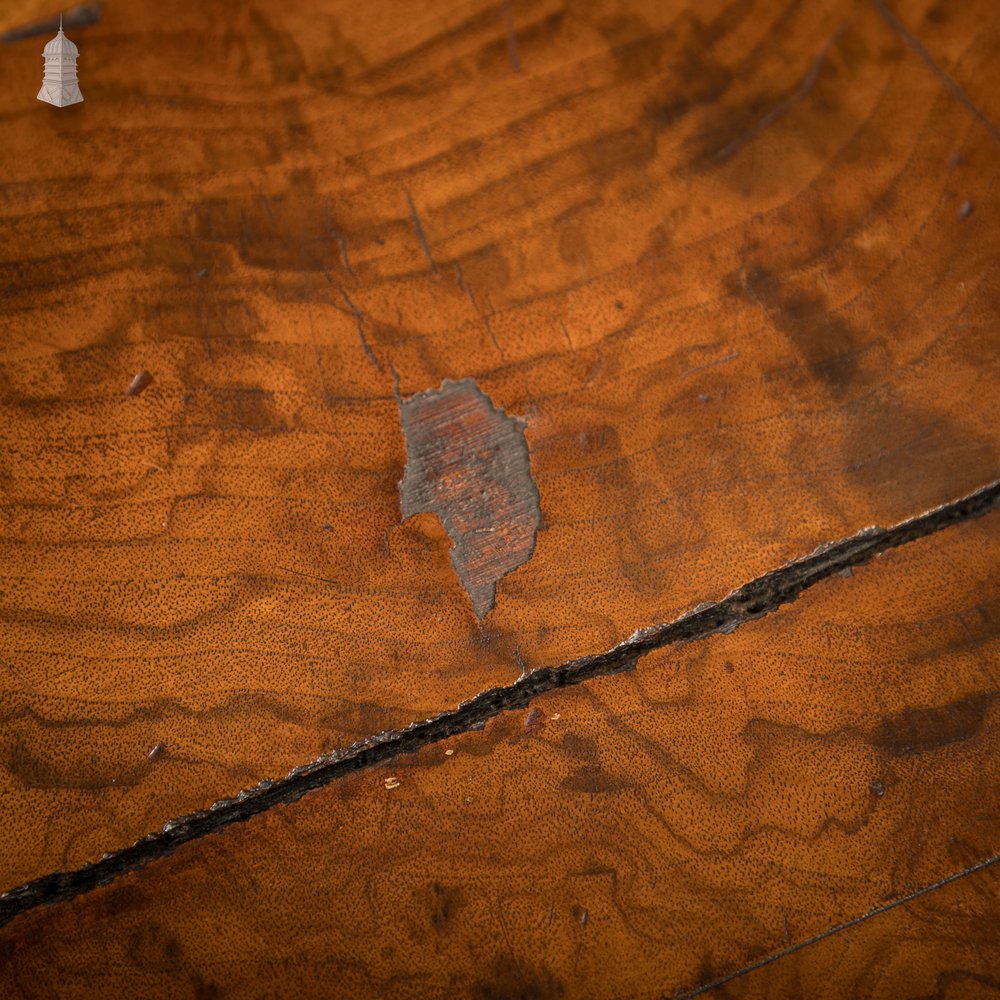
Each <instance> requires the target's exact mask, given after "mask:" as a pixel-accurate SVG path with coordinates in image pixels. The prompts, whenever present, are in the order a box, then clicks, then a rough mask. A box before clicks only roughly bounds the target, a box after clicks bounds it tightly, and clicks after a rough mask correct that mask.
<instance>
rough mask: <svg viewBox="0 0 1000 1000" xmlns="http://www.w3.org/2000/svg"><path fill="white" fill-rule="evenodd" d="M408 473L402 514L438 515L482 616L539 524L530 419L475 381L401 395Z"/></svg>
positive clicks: (531, 546) (525, 554) (531, 544)
mask: <svg viewBox="0 0 1000 1000" xmlns="http://www.w3.org/2000/svg"><path fill="white" fill-rule="evenodd" d="M399 411H400V420H401V422H402V425H403V435H404V437H405V438H406V471H405V473H404V474H403V479H402V481H401V482H400V484H399V495H400V501H401V506H402V511H403V517H404V518H407V517H410V516H411V515H413V514H419V513H420V512H422V511H426V512H428V513H430V514H436V515H437V516H438V518H440V520H441V523H442V524H443V525H444V528H445V530H446V531H447V532H448V537H449V538H450V539H451V542H452V550H451V562H452V565H453V566H454V567H455V572H456V573H457V574H458V578H459V580H461V581H462V586H463V587H465V590H466V592H467V593H468V595H469V597H470V599H471V600H472V607H473V610H474V611H475V612H476V615H477V617H478V618H479V620H480V621H482V619H483V616H484V615H486V614H487V613H488V612H489V611H491V610H492V608H493V604H494V601H495V599H496V585H497V581H498V580H500V579H501V578H502V577H504V576H506V575H507V574H508V573H510V572H511V571H512V570H515V569H517V567H518V566H521V565H523V564H524V563H526V562H527V561H528V559H530V558H531V556H532V553H533V552H534V551H535V535H536V533H537V531H538V526H539V524H540V523H541V510H540V508H539V499H538V488H537V487H536V486H535V481H534V479H533V478H532V476H531V467H530V459H529V455H528V444H527V441H526V440H525V438H524V424H523V422H522V421H520V420H518V419H517V418H516V417H511V416H509V415H508V414H506V413H505V412H504V411H503V410H501V409H498V408H497V407H495V406H494V405H493V403H492V402H491V401H490V398H489V397H488V396H487V395H486V394H485V393H484V392H483V391H482V390H481V389H480V388H479V387H478V386H477V385H476V383H475V382H474V381H473V380H472V379H463V380H462V381H461V382H452V381H450V380H448V379H446V380H445V381H444V382H443V383H442V384H441V388H440V389H432V390H429V391H427V392H420V393H417V394H416V395H415V396H411V397H410V398H409V399H402V398H401V399H400V400H399Z"/></svg>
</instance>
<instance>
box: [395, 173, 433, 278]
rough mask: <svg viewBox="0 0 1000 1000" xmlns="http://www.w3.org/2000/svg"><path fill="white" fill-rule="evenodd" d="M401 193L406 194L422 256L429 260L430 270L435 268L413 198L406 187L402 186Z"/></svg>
mask: <svg viewBox="0 0 1000 1000" xmlns="http://www.w3.org/2000/svg"><path fill="white" fill-rule="evenodd" d="M403 194H405V195H406V204H407V205H409V206H410V216H411V218H412V219H413V228H414V229H415V230H416V232H417V239H418V240H419V241H420V249H421V250H423V252H424V256H425V257H426V258H427V260H428V261H429V262H430V265H431V270H432V271H436V270H437V264H436V263H435V261H434V258H433V257H432V256H431V248H430V247H429V246H428V245H427V237H426V236H425V235H424V227H423V226H422V225H421V223H420V216H419V215H418V214H417V206H416V205H414V204H413V198H412V197H411V195H410V192H409V190H407V188H405V187H404V188H403Z"/></svg>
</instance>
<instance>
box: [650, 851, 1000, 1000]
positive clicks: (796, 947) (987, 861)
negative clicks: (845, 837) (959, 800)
mask: <svg viewBox="0 0 1000 1000" xmlns="http://www.w3.org/2000/svg"><path fill="white" fill-rule="evenodd" d="M998 861H1000V854H994V855H992V856H991V857H988V858H983V859H982V861H977V862H976V863H975V864H974V865H969V867H968V868H963V869H962V870H961V871H957V872H953V873H952V874H951V875H946V876H945V877H944V878H942V879H939V880H938V881H937V882H932V883H931V884H930V885H925V886H923V887H922V888H920V889H917V890H916V891H914V892H911V893H908V894H907V895H905V896H900V897H899V899H894V900H891V901H890V902H888V903H884V904H883V905H882V906H876V907H875V908H874V909H872V910H868V911H867V912H866V913H861V914H859V915H858V916H856V917H852V918H851V919H850V920H845V921H844V922H843V923H840V924H834V926H833V927H829V928H827V930H825V931H823V932H822V933H820V934H814V935H813V936H812V937H808V938H806V939H805V940H804V941H799V942H798V943H797V944H792V945H789V946H788V947H787V948H782V949H781V950H780V951H776V952H774V953H773V954H771V955H766V956H765V957H764V958H760V959H758V960H757V961H756V962H751V963H750V964H749V965H745V966H743V967H742V968H740V969H736V970H735V971H734V972H730V973H727V974H726V975H725V976H720V977H719V978H718V979H713V980H712V981H711V982H709V983H703V984H702V985H701V986H698V987H696V988H695V989H693V990H689V991H687V992H686V993H674V994H673V1000H691V998H692V997H697V996H701V995H702V994H703V993H708V992H709V991H710V990H715V989H718V988H719V987H720V986H724V985H725V984H726V983H729V982H732V981H733V980H734V979H739V977H740V976H745V975H746V974H747V973H749V972H756V970H757V969H761V968H763V967H764V966H765V965H770V964H771V963H772V962H776V961H777V960H778V959H779V958H784V957H785V956H786V955H791V954H792V953H793V952H796V951H801V950H802V949H803V948H808V947H809V946H810V945H814V944H818V943H819V942H820V941H823V940H825V939H826V938H828V937H832V936H833V935H834V934H839V933H840V932H841V931H846V930H848V929H850V928H851V927H856V926H857V925H858V924H861V923H864V921H866V920H871V918H872V917H877V916H880V915H881V914H883V913H885V912H886V911H887V910H892V909H895V908H896V907H897V906H904V905H905V904H906V903H912V902H913V901H914V900H915V899H919V898H920V897H921V896H926V895H927V894H928V893H931V892H934V891H935V890H937V889H941V888H943V887H944V886H946V885H950V884H951V883H952V882H957V881H958V879H960V878H965V877H966V876H967V875H974V874H975V873H976V872H981V871H983V869H985V868H989V867H991V866H992V865H995V864H996V863H997V862H998ZM787 934H788V923H787V919H786V922H785V935H786V938H787ZM664 1000H667V998H664Z"/></svg>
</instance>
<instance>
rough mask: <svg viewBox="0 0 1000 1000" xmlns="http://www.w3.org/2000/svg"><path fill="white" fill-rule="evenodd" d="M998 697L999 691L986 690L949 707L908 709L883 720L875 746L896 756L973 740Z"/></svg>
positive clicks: (874, 737) (873, 737)
mask: <svg viewBox="0 0 1000 1000" xmlns="http://www.w3.org/2000/svg"><path fill="white" fill-rule="evenodd" d="M996 698H997V692H995V691H984V692H981V693H979V694H973V695H969V696H968V697H967V698H960V699H959V700H957V701H952V702H949V703H948V704H947V705H936V706H934V707H933V708H905V709H903V710H902V711H901V712H895V713H894V714H892V715H887V716H886V717H885V718H884V719H883V720H882V723H881V725H880V726H879V728H878V729H877V730H876V731H875V733H874V734H873V736H872V743H873V745H874V746H876V747H878V749H880V750H884V751H885V752H886V753H888V754H892V755H896V756H902V755H904V754H914V753H923V752H925V751H928V750H937V749H939V748H940V747H946V746H948V745H949V744H951V743H961V742H962V741H963V740H969V739H972V738H973V737H974V736H976V734H977V733H978V732H979V730H980V729H982V726H983V719H984V718H985V716H986V712H987V710H988V709H989V707H990V705H992V704H993V702H994V701H995V700H996Z"/></svg>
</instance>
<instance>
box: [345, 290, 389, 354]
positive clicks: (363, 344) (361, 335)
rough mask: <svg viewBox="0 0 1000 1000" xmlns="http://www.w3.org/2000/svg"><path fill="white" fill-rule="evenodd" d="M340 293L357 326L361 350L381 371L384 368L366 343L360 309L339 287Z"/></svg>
mask: <svg viewBox="0 0 1000 1000" xmlns="http://www.w3.org/2000/svg"><path fill="white" fill-rule="evenodd" d="M340 294H341V296H342V297H343V299H344V302H345V303H346V304H347V308H348V309H350V310H351V314H352V315H353V316H354V322H355V323H356V324H357V327H358V338H359V339H360V340H361V350H363V351H364V352H365V357H367V358H368V360H369V361H370V362H371V363H372V364H373V365H374V366H375V367H376V369H377V370H378V371H380V372H382V373H384V372H385V369H384V368H383V367H382V362H381V361H379V359H378V358H377V357H376V355H375V352H374V351H373V350H372V349H371V345H370V344H369V343H368V338H367V337H366V336H365V325H364V319H363V317H362V315H361V310H360V309H359V308H358V307H357V306H356V305H355V304H354V303H353V302H352V301H351V298H350V296H349V295H348V294H347V292H345V291H344V289H343V288H341V289H340Z"/></svg>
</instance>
